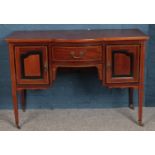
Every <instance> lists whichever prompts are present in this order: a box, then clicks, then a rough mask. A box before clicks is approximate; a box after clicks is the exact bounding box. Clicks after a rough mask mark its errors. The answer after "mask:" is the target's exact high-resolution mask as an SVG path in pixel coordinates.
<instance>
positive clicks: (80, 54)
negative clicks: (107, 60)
mask: <svg viewBox="0 0 155 155" xmlns="http://www.w3.org/2000/svg"><path fill="white" fill-rule="evenodd" d="M52 60H53V61H100V60H102V47H101V46H86V47H60V46H59V47H58V46H55V47H53V50H52Z"/></svg>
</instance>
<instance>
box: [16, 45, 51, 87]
mask: <svg viewBox="0 0 155 155" xmlns="http://www.w3.org/2000/svg"><path fill="white" fill-rule="evenodd" d="M15 65H16V76H17V77H16V79H17V83H18V84H48V83H49V77H48V48H47V47H46V46H16V47H15Z"/></svg>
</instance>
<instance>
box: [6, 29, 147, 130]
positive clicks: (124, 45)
mask: <svg viewBox="0 0 155 155" xmlns="http://www.w3.org/2000/svg"><path fill="white" fill-rule="evenodd" d="M148 39H149V37H148V36H147V35H145V34H144V33H143V32H141V31H140V30H137V29H131V30H125V29H124V30H69V31H19V32H14V33H13V34H11V35H10V36H9V37H8V38H6V41H7V42H8V43H9V54H10V68H11V80H12V97H13V105H14V114H15V122H16V126H17V127H18V128H19V114H18V100H17V94H18V93H20V95H21V103H22V109H23V111H25V106H26V90H29V89H47V88H49V87H50V86H51V85H52V84H53V82H54V80H56V77H57V70H58V68H60V67H61V68H68V69H69V68H85V67H86V68H90V67H95V68H96V69H97V71H98V77H99V80H100V81H101V83H102V85H103V86H106V87H108V88H127V89H128V91H129V107H130V108H131V109H133V107H134V105H133V92H134V89H138V99H139V100H138V123H139V125H141V126H142V125H143V123H142V115H143V113H142V110H143V97H144V60H145V47H146V45H145V42H146V41H147V40H148ZM92 89H93V88H92ZM58 93H59V92H58Z"/></svg>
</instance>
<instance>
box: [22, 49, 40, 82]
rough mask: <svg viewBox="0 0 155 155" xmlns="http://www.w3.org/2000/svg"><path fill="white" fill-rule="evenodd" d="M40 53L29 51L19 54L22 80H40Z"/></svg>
mask: <svg viewBox="0 0 155 155" xmlns="http://www.w3.org/2000/svg"><path fill="white" fill-rule="evenodd" d="M41 55H42V52H40V51H29V52H27V53H25V54H21V68H22V70H21V71H22V78H24V79H36V78H37V79H39V78H42V76H43V75H42V73H43V67H42V56H41Z"/></svg>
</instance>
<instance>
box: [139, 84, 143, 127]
mask: <svg viewBox="0 0 155 155" xmlns="http://www.w3.org/2000/svg"><path fill="white" fill-rule="evenodd" d="M143 97H144V85H140V86H139V88H138V124H139V125H140V126H143V122H142V117H143Z"/></svg>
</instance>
